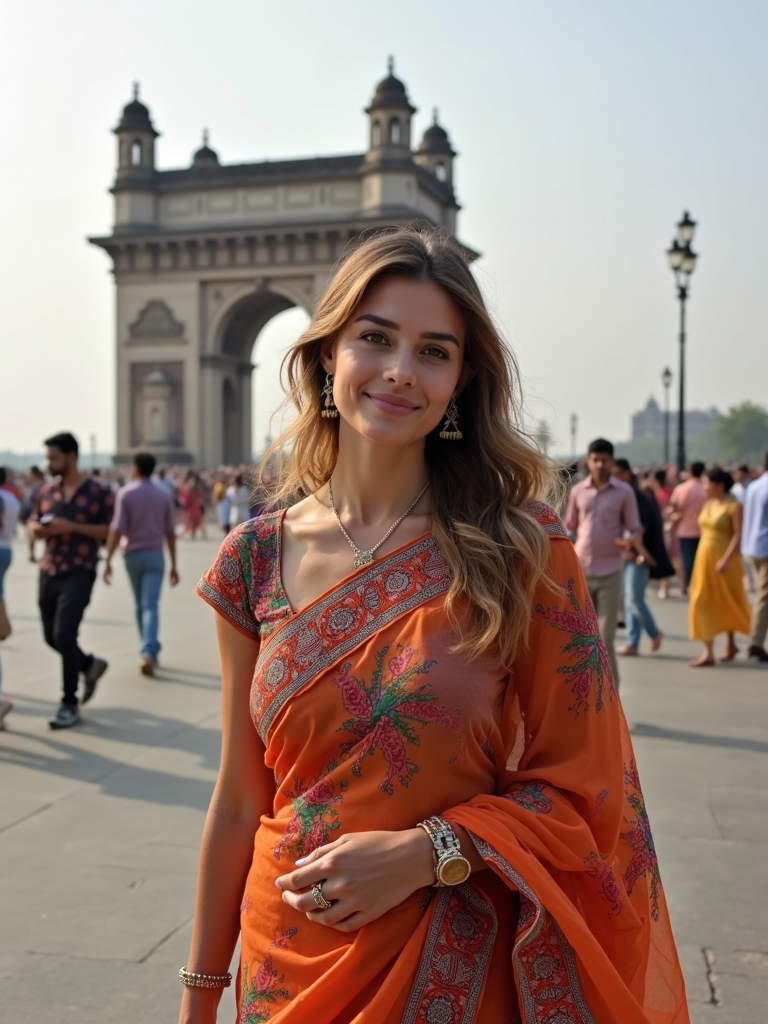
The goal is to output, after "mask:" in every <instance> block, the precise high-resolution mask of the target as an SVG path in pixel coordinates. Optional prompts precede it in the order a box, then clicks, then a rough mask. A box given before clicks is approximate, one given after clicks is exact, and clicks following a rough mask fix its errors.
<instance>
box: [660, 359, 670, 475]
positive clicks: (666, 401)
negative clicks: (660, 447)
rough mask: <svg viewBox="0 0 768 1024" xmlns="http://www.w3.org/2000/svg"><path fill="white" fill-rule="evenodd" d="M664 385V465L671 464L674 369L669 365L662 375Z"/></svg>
mask: <svg viewBox="0 0 768 1024" xmlns="http://www.w3.org/2000/svg"><path fill="white" fill-rule="evenodd" d="M661 383H662V384H663V385H664V465H665V466H668V465H669V388H670V386H671V384H672V371H671V370H670V368H669V367H668V366H667V367H665V368H664V372H663V373H662V375H661Z"/></svg>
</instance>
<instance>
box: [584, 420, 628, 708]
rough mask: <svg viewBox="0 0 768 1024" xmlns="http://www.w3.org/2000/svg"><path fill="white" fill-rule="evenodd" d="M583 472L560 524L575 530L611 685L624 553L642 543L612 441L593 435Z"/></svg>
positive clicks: (615, 669)
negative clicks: (615, 464)
mask: <svg viewBox="0 0 768 1024" xmlns="http://www.w3.org/2000/svg"><path fill="white" fill-rule="evenodd" d="M587 467H588V469H589V476H588V477H586V479H584V480H582V481H581V482H580V483H577V484H574V486H573V488H572V489H571V493H570V497H569V498H568V509H567V511H566V513H565V528H566V530H568V532H569V533H571V534H576V540H575V545H574V546H575V548H576V554H577V555H578V556H579V561H580V562H581V567H582V569H583V570H584V575H585V577H586V580H587V589H588V590H589V594H590V597H591V598H592V603H593V604H594V606H595V611H596V612H597V620H598V622H599V624H600V635H601V636H602V638H603V643H604V644H605V647H606V650H607V651H608V657H609V659H610V662H611V668H612V669H613V678H614V682H615V683H616V686H617V688H618V685H619V670H618V665H617V663H616V651H615V639H616V624H617V622H618V621H619V609H620V607H621V597H622V578H623V571H624V552H625V551H626V550H628V549H629V548H631V547H633V546H634V547H637V548H638V549H639V547H638V546H639V545H641V544H642V538H643V527H642V524H641V522H640V513H639V512H638V509H637V500H636V498H635V494H634V491H633V490H632V488H631V487H630V486H629V484H625V483H624V482H623V481H622V480H617V479H616V477H614V476H613V445H612V444H611V442H610V441H606V440H605V439H604V438H598V439H597V440H596V441H593V442H592V444H591V445H590V446H589V452H588V455H587Z"/></svg>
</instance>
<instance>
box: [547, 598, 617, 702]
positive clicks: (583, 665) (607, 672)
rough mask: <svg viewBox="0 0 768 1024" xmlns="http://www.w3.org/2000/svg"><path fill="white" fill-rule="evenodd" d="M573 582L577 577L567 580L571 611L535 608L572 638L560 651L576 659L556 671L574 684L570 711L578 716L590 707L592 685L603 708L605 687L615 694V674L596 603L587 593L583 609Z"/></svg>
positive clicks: (609, 694) (556, 607)
mask: <svg viewBox="0 0 768 1024" xmlns="http://www.w3.org/2000/svg"><path fill="white" fill-rule="evenodd" d="M574 582H575V581H574V580H569V581H568V600H569V601H570V603H571V610H570V611H569V610H568V609H565V608H563V609H561V608H560V607H559V606H558V605H554V606H552V607H550V608H545V607H544V606H543V605H541V604H537V605H536V611H537V613H538V614H539V615H543V616H544V618H545V619H546V621H547V622H548V623H549V625H550V626H552V627H553V628H554V629H560V630H562V631H563V632H564V633H570V635H571V639H570V640H569V641H568V642H567V643H566V644H563V646H562V647H561V648H560V650H561V651H562V652H563V654H567V655H569V656H571V657H575V660H574V661H572V662H570V663H569V664H565V665H560V666H559V668H558V669H557V672H558V674H560V675H566V676H567V677H568V679H567V681H568V682H569V683H570V684H571V693H572V694H573V697H574V702H573V704H572V705H571V707H569V708H568V710H569V711H573V712H574V715H575V716H576V717H577V718H578V716H579V714H580V713H581V712H586V711H588V710H589V701H590V698H591V696H592V687H593V684H594V685H595V687H596V692H595V711H600V710H601V708H602V706H603V689H604V688H605V687H607V689H608V696H609V698H612V697H613V675H612V674H611V664H610V661H609V660H608V652H607V650H606V649H605V644H604V643H603V639H602V637H601V636H600V626H599V624H598V621H597V615H596V614H595V609H594V605H593V604H592V601H591V599H590V598H589V596H588V595H587V596H586V599H585V605H584V611H582V610H581V608H580V607H579V601H578V598H577V597H576V595H575V594H574V592H573V588H574Z"/></svg>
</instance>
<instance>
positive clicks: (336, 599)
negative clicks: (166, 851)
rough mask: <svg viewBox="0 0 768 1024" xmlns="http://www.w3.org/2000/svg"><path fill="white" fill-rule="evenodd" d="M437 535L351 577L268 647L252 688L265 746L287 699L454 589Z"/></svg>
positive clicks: (290, 623)
mask: <svg viewBox="0 0 768 1024" xmlns="http://www.w3.org/2000/svg"><path fill="white" fill-rule="evenodd" d="M450 579H451V573H450V569H449V567H448V563H447V562H446V561H445V559H444V558H443V556H442V555H441V554H440V551H439V550H438V547H437V543H436V541H435V539H434V538H433V537H431V536H430V537H424V538H423V539H422V540H419V541H416V542H415V543H414V544H412V545H411V546H410V547H409V548H407V549H406V550H405V551H399V552H395V553H394V554H392V555H390V556H389V557H387V558H384V559H382V560H381V561H380V562H375V563H374V564H373V565H372V566H371V567H370V568H368V569H366V570H365V571H363V572H360V573H357V574H355V575H354V576H352V577H351V578H350V579H349V580H348V581H347V582H346V583H343V584H342V585H341V586H338V587H335V588H334V589H333V590H332V591H331V592H330V593H329V594H327V595H326V596H325V597H323V598H321V599H320V600H319V601H316V602H315V603H314V604H312V605H310V607H309V608H307V609H305V610H304V611H303V612H300V613H299V614H298V615H295V616H293V617H292V618H290V619H288V620H287V621H286V622H284V623H283V624H281V626H280V628H279V629H277V630H276V631H275V632H274V633H273V635H272V636H271V637H270V639H269V641H268V642H267V643H266V645H265V646H264V647H263V649H262V652H261V654H260V657H259V661H258V663H257V667H256V675H255V678H254V683H253V686H252V688H251V715H252V717H253V720H254V722H255V724H256V726H257V728H258V730H259V734H260V735H261V738H262V739H263V740H264V741H265V742H266V741H267V736H268V733H269V729H270V726H271V725H272V723H273V722H274V720H275V717H276V716H277V714H278V713H279V711H280V710H281V709H282V708H283V707H284V706H285V704H286V703H287V701H288V700H289V699H290V698H291V697H293V696H294V694H296V693H298V691H299V690H301V689H302V688H303V687H304V686H306V685H307V683H309V682H310V681H311V680H312V679H315V678H316V677H317V676H318V675H319V674H320V673H321V672H322V670H323V669H326V668H330V666H331V665H332V664H333V663H334V662H335V661H338V660H339V659H340V658H342V657H344V655H345V654H348V653H349V652H350V651H352V650H353V649H354V648H355V647H357V646H358V645H359V644H361V643H363V642H364V641H365V640H367V639H368V638H369V637H370V636H372V635H373V634H374V633H376V632H378V631H379V630H380V629H382V628H383V627H384V626H386V625H387V624H388V623H390V622H392V621H393V620H394V619H396V618H397V617H398V616H400V615H403V614H405V613H406V612H409V611H412V610H413V609H414V608H417V607H418V606H419V605H422V604H424V603H425V602H427V601H429V600H430V599H431V598H433V597H436V596H438V595H439V594H444V593H445V592H446V591H447V590H448V587H449V586H450Z"/></svg>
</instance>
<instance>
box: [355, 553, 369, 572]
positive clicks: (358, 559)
mask: <svg viewBox="0 0 768 1024" xmlns="http://www.w3.org/2000/svg"><path fill="white" fill-rule="evenodd" d="M372 563H373V552H372V551H357V552H356V554H355V568H356V569H362V568H363V566H365V565H371V564H372Z"/></svg>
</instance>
